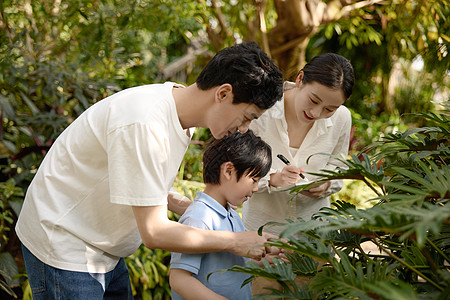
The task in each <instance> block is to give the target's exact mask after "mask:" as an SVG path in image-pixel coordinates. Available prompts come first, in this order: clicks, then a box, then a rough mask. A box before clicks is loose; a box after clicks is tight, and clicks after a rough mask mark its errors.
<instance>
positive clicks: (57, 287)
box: [22, 245, 133, 300]
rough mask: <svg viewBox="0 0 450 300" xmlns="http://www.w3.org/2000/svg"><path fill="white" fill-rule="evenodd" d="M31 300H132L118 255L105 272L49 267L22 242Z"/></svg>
mask: <svg viewBox="0 0 450 300" xmlns="http://www.w3.org/2000/svg"><path fill="white" fill-rule="evenodd" d="M22 251H23V258H24V260H25V267H26V269H27V274H28V280H29V282H30V287H31V291H32V293H33V300H53V299H61V300H86V299H89V300H90V299H93V300H97V299H111V300H132V299H133V293H132V290H131V284H130V277H129V274H128V268H127V266H126V264H125V260H124V259H123V258H121V259H120V260H119V263H118V264H117V266H116V267H115V268H114V270H112V271H110V272H108V273H87V272H75V271H67V270H61V269H57V268H54V267H51V266H49V265H47V264H45V263H43V262H42V261H40V260H39V259H38V258H37V257H36V256H34V255H33V254H32V253H31V252H30V250H28V249H27V248H26V247H25V246H24V245H22Z"/></svg>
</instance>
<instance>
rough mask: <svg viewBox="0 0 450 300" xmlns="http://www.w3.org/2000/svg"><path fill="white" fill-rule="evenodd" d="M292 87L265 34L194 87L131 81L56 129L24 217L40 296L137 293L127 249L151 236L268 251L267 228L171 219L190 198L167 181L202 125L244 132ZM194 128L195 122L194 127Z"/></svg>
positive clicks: (180, 246)
mask: <svg viewBox="0 0 450 300" xmlns="http://www.w3.org/2000/svg"><path fill="white" fill-rule="evenodd" d="M281 96H282V76H281V73H280V72H279V70H278V69H277V68H276V66H275V65H274V64H273V62H272V61H271V60H270V59H269V58H268V57H267V55H266V54H265V53H264V52H263V51H262V50H261V49H260V48H259V47H258V46H257V44H256V43H245V44H241V45H236V46H233V47H229V48H226V49H224V50H222V51H220V52H219V53H217V54H216V55H215V57H214V58H213V59H212V60H211V61H210V62H209V63H208V65H207V66H206V67H205V68H204V70H203V71H202V72H201V74H200V75H199V77H198V78H197V81H196V83H194V84H192V85H190V86H188V87H186V88H184V87H182V86H178V85H176V84H174V83H172V82H166V83H164V84H152V85H146V86H140V87H135V88H130V89H126V90H124V91H121V92H119V93H116V94H114V95H112V96H110V97H108V98H106V99H104V100H102V101H100V102H98V103H96V104H94V105H92V106H91V107H90V108H89V109H87V110H86V111H85V112H84V113H83V114H81V115H80V116H79V117H78V118H77V119H76V120H75V121H74V122H73V123H72V124H70V126H68V127H67V129H66V130H64V132H63V133H62V134H61V135H60V136H59V137H58V139H57V140H56V141H55V143H54V144H53V145H52V147H51V149H50V150H49V152H48V153H47V155H46V157H45V158H44V160H43V162H42V164H41V166H40V167H39V170H38V171H37V173H36V175H35V177H34V179H33V181H32V183H31V184H30V186H29V188H28V190H27V194H26V197H25V201H24V205H23V208H22V211H21V214H20V216H19V220H18V223H17V226H16V232H17V235H18V236H19V238H20V241H21V242H22V245H23V254H24V260H25V266H26V269H27V274H28V278H29V283H30V287H31V289H32V292H33V299H35V300H39V299H46V300H47V299H83V300H84V299H103V298H104V297H116V298H117V299H132V298H133V296H132V291H131V285H130V281H129V275H128V270H127V268H126V265H125V262H124V260H123V257H125V256H128V255H130V254H132V253H134V251H136V249H137V248H138V247H139V245H140V244H141V243H144V245H145V246H146V247H149V248H160V249H165V250H168V251H178V252H187V253H204V252H217V251H231V252H233V253H235V254H238V255H241V256H248V257H252V258H256V259H260V258H261V257H262V256H264V255H265V253H266V249H265V247H264V243H265V242H266V241H267V238H268V237H269V236H266V235H263V236H258V234H257V233H256V232H243V233H232V232H225V231H222V232H218V231H209V230H199V229H197V228H193V227H189V226H186V225H182V224H179V223H177V222H172V221H170V220H169V219H168V218H167V207H168V203H169V207H170V208H171V209H172V210H174V211H175V212H177V213H182V212H183V210H184V209H185V207H186V206H187V203H188V202H187V201H185V200H183V199H176V197H174V196H173V194H170V195H169V190H170V188H171V186H172V183H173V181H174V179H175V176H176V174H177V171H178V168H179V165H180V162H181V160H182V159H183V156H184V153H185V151H186V149H187V147H188V145H189V142H190V139H191V134H192V130H191V129H192V127H195V126H202V127H209V128H210V130H211V133H212V135H213V136H214V137H216V138H221V137H223V136H225V135H227V134H230V133H234V132H236V131H237V130H239V131H241V132H246V131H247V129H248V126H249V124H250V122H251V121H252V120H253V119H255V118H257V117H259V116H260V115H261V114H262V113H263V112H264V111H265V110H266V109H268V108H269V107H271V106H272V105H273V104H274V103H275V102H276V101H277V100H279V99H281ZM190 128H191V129H190Z"/></svg>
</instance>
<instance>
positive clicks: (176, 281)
mask: <svg viewBox="0 0 450 300" xmlns="http://www.w3.org/2000/svg"><path fill="white" fill-rule="evenodd" d="M169 283H170V287H171V288H172V290H174V291H175V292H177V294H178V295H180V296H181V297H183V298H184V299H186V300H190V299H192V300H226V299H227V298H225V297H223V296H221V295H219V294H217V293H215V292H213V291H212V290H210V289H208V288H207V287H206V286H205V285H203V284H202V283H201V282H200V281H199V280H198V279H197V278H195V277H193V276H192V273H191V272H189V271H186V270H183V269H171V270H170V275H169Z"/></svg>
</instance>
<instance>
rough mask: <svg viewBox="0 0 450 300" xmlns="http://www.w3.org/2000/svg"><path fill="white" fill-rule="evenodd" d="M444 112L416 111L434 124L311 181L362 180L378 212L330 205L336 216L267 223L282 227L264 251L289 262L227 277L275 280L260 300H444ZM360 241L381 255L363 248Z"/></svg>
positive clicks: (449, 218)
mask: <svg viewBox="0 0 450 300" xmlns="http://www.w3.org/2000/svg"><path fill="white" fill-rule="evenodd" d="M449 115H450V109H449V106H446V108H445V109H444V110H442V112H441V113H440V114H435V113H430V114H420V116H421V117H425V118H426V119H427V122H429V123H430V125H432V126H428V127H421V128H410V129H408V130H406V131H405V132H396V133H392V134H389V135H387V136H385V137H383V138H381V140H380V141H379V142H378V143H376V144H375V145H371V146H370V147H367V149H365V150H364V152H363V153H360V155H352V158H351V159H348V160H343V159H341V161H342V162H343V163H344V164H345V165H346V167H345V168H338V169H337V170H336V171H326V170H323V173H321V175H320V174H316V175H320V176H321V177H322V179H323V180H328V179H337V178H340V179H352V180H358V181H361V182H364V183H365V184H366V185H368V186H369V187H370V188H371V189H372V190H373V192H374V193H375V194H376V195H377V197H375V198H374V199H376V200H377V201H378V203H377V204H376V205H374V206H373V207H370V208H366V209H357V208H356V207H355V206H354V205H352V204H349V203H346V202H343V201H341V200H337V201H336V202H335V203H334V204H333V206H334V208H333V209H332V208H322V209H321V210H320V211H319V212H318V213H316V214H315V215H314V216H313V218H312V219H311V220H309V221H304V220H302V219H298V220H287V222H286V223H274V222H271V223H268V224H266V225H265V226H283V231H282V233H281V235H280V237H281V238H283V240H279V241H274V242H271V243H270V244H271V245H272V246H276V247H280V248H283V249H286V250H288V251H289V253H290V255H287V258H288V260H289V261H290V263H286V262H285V261H283V260H280V259H279V260H276V261H275V263H274V265H269V264H268V263H265V264H264V266H262V267H260V266H258V265H256V264H252V265H249V266H248V267H245V268H238V267H233V268H232V270H234V271H239V272H244V273H248V274H251V275H252V276H253V277H254V276H258V277H264V278H267V279H271V280H275V281H277V282H278V283H279V284H280V290H271V294H270V295H268V296H267V297H285V298H286V299H430V298H432V299H446V297H447V296H448V291H449V290H450V280H449V278H450V271H449V267H448V265H449V263H450V260H449V259H450V247H449V245H450V234H449V233H450V226H449V222H450V168H449V163H450V148H449V137H450V135H449V130H450V127H449V124H450V123H449V119H448V116H449ZM372 152H373V153H372ZM368 153H372V154H371V155H369V154H368ZM305 188H306V189H307V188H308V187H305ZM302 189H303V188H296V189H293V191H292V192H294V193H295V192H299V191H301V190H302ZM366 200H367V199H366ZM262 230H263V227H262V228H260V231H262ZM367 243H369V244H371V245H374V246H375V247H376V248H377V249H379V253H377V251H373V249H372V250H370V248H366V247H365V246H364V245H367ZM306 259H309V261H307V260H306ZM305 262H307V264H305ZM313 262H321V263H322V265H323V266H320V265H319V264H313ZM299 266H302V267H299ZM306 266H307V267H306ZM253 277H252V278H253ZM300 277H304V278H308V280H307V281H306V282H305V283H304V284H300V283H299V282H297V281H296V279H298V278H300ZM249 281H250V280H248V281H247V282H249ZM268 292H269V291H268Z"/></svg>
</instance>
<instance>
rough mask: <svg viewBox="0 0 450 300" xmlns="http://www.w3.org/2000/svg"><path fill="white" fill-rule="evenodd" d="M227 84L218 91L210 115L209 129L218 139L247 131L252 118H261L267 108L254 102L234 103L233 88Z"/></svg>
mask: <svg viewBox="0 0 450 300" xmlns="http://www.w3.org/2000/svg"><path fill="white" fill-rule="evenodd" d="M227 87H228V86H227V85H225V87H224V88H222V87H219V88H218V90H217V92H216V100H215V106H214V108H213V109H212V111H211V112H210V114H209V116H208V124H207V127H209V130H210V131H211V134H212V135H213V136H214V137H215V138H216V139H221V138H223V137H224V136H227V135H230V134H233V133H235V132H236V131H238V130H239V131H240V132H241V133H245V132H247V130H248V127H249V126H250V123H251V121H252V120H254V119H257V118H259V117H260V116H261V115H262V114H263V113H264V112H265V110H263V109H260V108H259V107H258V106H256V105H255V104H253V103H238V104H234V103H233V99H234V97H233V93H232V89H230V88H228V89H227Z"/></svg>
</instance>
